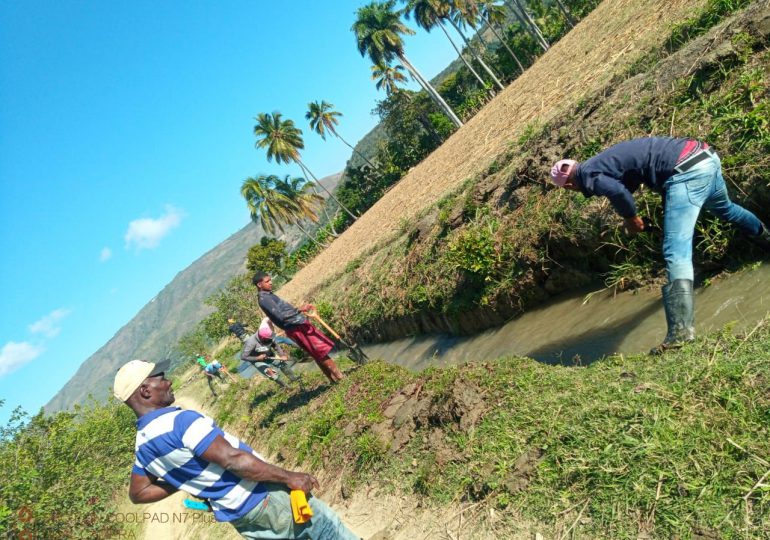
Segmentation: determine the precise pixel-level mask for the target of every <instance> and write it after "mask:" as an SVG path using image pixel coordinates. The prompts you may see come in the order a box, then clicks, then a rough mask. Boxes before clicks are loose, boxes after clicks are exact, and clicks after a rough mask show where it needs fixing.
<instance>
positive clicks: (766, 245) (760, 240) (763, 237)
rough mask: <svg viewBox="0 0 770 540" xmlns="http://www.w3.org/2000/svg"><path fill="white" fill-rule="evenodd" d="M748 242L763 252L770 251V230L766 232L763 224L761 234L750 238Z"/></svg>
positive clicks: (766, 229)
mask: <svg viewBox="0 0 770 540" xmlns="http://www.w3.org/2000/svg"><path fill="white" fill-rule="evenodd" d="M749 240H751V241H752V242H754V243H755V244H756V245H758V246H759V247H761V248H762V249H764V250H765V251H770V230H768V228H767V227H766V226H765V224H764V223H763V224H762V232H761V233H759V234H757V235H755V236H750V237H749Z"/></svg>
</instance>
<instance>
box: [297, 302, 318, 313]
mask: <svg viewBox="0 0 770 540" xmlns="http://www.w3.org/2000/svg"><path fill="white" fill-rule="evenodd" d="M299 311H301V312H302V313H307V312H308V311H315V306H314V305H313V304H302V305H301V306H300V308H299Z"/></svg>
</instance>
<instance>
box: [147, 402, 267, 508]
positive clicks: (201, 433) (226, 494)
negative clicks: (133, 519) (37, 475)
mask: <svg viewBox="0 0 770 540" xmlns="http://www.w3.org/2000/svg"><path fill="white" fill-rule="evenodd" d="M136 429H137V432H136V462H135V463H134V467H133V469H132V472H133V473H135V474H139V475H142V476H147V473H150V474H152V475H154V476H157V477H158V478H162V479H163V480H165V481H166V482H168V483H169V484H171V485H172V486H174V487H175V488H177V489H180V490H182V491H186V492H187V493H191V494H192V495H195V496H196V497H201V498H204V499H208V500H209V502H210V503H211V508H212V510H214V517H215V518H216V520H217V521H233V520H234V519H238V518H240V517H243V516H244V515H246V514H247V513H248V512H249V511H250V510H251V509H252V508H254V507H255V506H256V505H257V504H258V503H259V502H260V501H262V500H263V499H264V498H265V496H266V495H267V489H266V488H265V487H264V486H263V485H261V484H260V483H259V482H253V481H251V480H244V479H242V478H239V477H238V476H236V475H234V474H233V473H231V472H228V471H227V470H225V469H223V468H222V467H220V466H219V465H217V464H216V463H211V462H209V461H206V460H205V459H203V458H202V457H201V455H202V454H203V453H204V452H205V451H206V450H207V449H208V447H209V446H210V445H211V443H212V442H214V439H215V438H216V437H217V435H221V436H222V437H224V438H225V440H226V441H227V442H228V443H230V445H231V446H233V447H235V448H240V449H241V450H243V451H245V452H249V453H251V454H254V455H255V456H257V457H258V458H260V459H263V458H262V456H260V455H259V454H257V453H256V452H254V450H252V449H251V448H250V447H249V446H248V445H247V444H245V443H243V442H241V441H240V440H239V439H238V438H237V437H233V436H232V435H230V434H229V433H226V432H224V431H222V430H221V429H220V428H219V426H217V425H216V424H215V423H214V420H213V419H211V418H209V417H208V416H205V415H202V414H200V413H198V412H195V411H186V410H182V409H180V408H178V407H166V408H164V409H158V410H155V411H152V412H149V413H147V414H145V415H144V416H142V417H141V418H139V419H138V420H137V422H136Z"/></svg>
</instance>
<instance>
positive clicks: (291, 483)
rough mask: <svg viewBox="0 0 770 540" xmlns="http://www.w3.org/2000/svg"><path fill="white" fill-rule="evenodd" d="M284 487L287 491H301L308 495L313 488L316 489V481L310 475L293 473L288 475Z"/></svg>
mask: <svg viewBox="0 0 770 540" xmlns="http://www.w3.org/2000/svg"><path fill="white" fill-rule="evenodd" d="M286 486H287V487H288V488H289V489H301V490H302V491H304V492H305V493H310V492H311V491H313V488H316V489H317V488H318V480H316V479H315V476H313V475H312V474H307V473H300V472H293V473H289V480H288V481H287V482H286Z"/></svg>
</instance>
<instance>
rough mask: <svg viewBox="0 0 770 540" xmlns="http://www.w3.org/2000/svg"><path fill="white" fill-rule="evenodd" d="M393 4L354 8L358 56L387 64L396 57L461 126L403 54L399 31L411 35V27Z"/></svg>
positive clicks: (458, 125)
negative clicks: (403, 20) (401, 17)
mask: <svg viewBox="0 0 770 540" xmlns="http://www.w3.org/2000/svg"><path fill="white" fill-rule="evenodd" d="M395 3H396V0H385V1H384V2H377V1H376V0H375V1H374V2H371V3H370V4H367V5H365V6H362V7H360V8H358V11H357V12H356V22H355V23H353V26H352V27H351V30H352V31H353V33H354V34H355V36H356V44H357V46H358V52H359V53H361V56H368V57H369V59H370V60H371V61H372V63H373V64H374V65H387V64H390V63H391V61H392V60H393V59H394V58H398V59H399V61H400V62H401V64H402V65H403V66H404V67H406V69H408V70H409V73H411V74H412V77H414V78H415V80H417V82H418V83H420V86H422V87H423V88H424V89H425V91H426V92H427V93H428V95H429V96H430V97H431V98H432V99H433V100H434V101H435V102H436V104H437V105H438V106H439V107H440V108H441V110H443V111H444V113H446V115H447V116H448V117H449V119H450V120H451V121H452V122H453V123H454V124H455V126H457V127H461V126H462V125H463V123H462V122H461V121H460V119H459V118H458V117H457V115H456V114H455V113H454V111H453V110H452V108H451V107H450V106H449V105H448V104H447V103H446V101H444V98H442V97H441V95H439V93H438V92H436V89H435V88H433V86H432V85H431V84H430V83H429V82H428V81H427V80H426V79H425V78H424V77H423V76H422V74H421V73H420V72H419V71H418V70H417V68H415V67H414V66H413V65H412V63H411V62H410V61H409V59H408V58H407V57H406V54H405V53H404V42H403V40H402V39H401V34H405V35H412V34H414V30H412V29H411V28H409V27H407V26H406V25H405V24H404V23H402V22H401V19H400V16H399V13H398V12H396V11H394V10H393V6H394V5H395Z"/></svg>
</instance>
